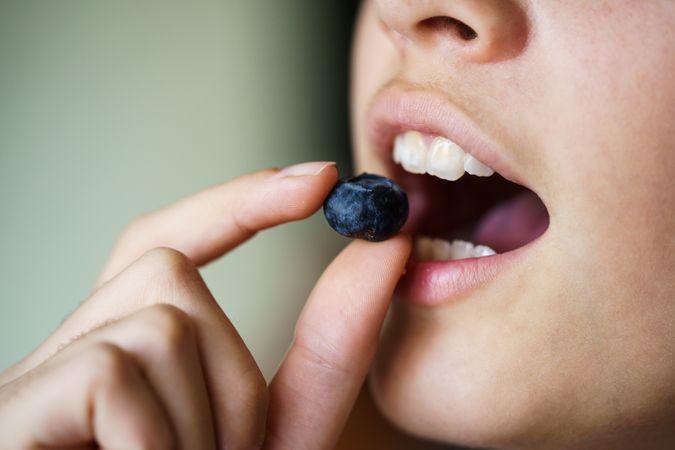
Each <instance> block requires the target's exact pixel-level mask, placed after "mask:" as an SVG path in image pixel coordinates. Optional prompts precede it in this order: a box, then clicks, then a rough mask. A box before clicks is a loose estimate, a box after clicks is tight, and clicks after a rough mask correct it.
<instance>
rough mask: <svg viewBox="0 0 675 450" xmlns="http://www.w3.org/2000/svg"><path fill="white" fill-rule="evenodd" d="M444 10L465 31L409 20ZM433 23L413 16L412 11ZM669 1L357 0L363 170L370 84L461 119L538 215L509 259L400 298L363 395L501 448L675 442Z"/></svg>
mask: <svg viewBox="0 0 675 450" xmlns="http://www.w3.org/2000/svg"><path fill="white" fill-rule="evenodd" d="M435 16H447V17H452V18H455V19H457V20H460V21H463V22H464V23H465V24H467V25H469V26H470V27H471V28H473V29H474V30H475V31H476V32H477V38H476V39H474V40H472V41H466V40H463V39H461V37H459V35H458V34H457V33H455V32H452V30H447V29H442V28H439V27H433V26H431V27H429V26H426V27H425V26H420V23H421V22H422V21H424V20H425V19H428V18H431V17H435ZM427 23H428V22H427ZM673 24H675V3H673V2H671V1H670V0H648V1H644V0H616V1H615V0H612V1H609V0H607V1H593V2H590V1H583V0H573V1H564V2H561V1H553V0H540V1H524V0H523V1H520V0H503V1H496V0H495V1H491V0H447V1H440V0H438V1H433V0H428V1H414V2H413V1H403V0H367V1H366V2H365V3H364V5H363V7H362V11H361V14H360V18H359V22H358V27H357V33H356V43H355V51H354V60H353V86H352V125H353V138H354V139H353V140H354V148H355V150H354V158H355V161H356V165H357V169H358V171H368V172H375V173H382V174H385V175H387V174H388V169H387V168H386V166H384V165H383V164H382V163H381V162H380V161H379V160H378V159H377V158H376V157H375V156H374V154H373V152H372V151H371V150H372V149H371V148H370V146H369V143H368V141H367V139H366V136H367V132H366V129H365V125H366V115H367V112H368V108H369V105H370V104H371V103H372V101H373V98H374V97H375V96H376V94H377V93H378V92H380V91H381V90H382V89H384V88H386V87H389V86H396V85H401V84H403V85H412V86H415V87H417V88H418V89H422V90H428V91H430V92H435V93H436V94H437V95H440V96H443V97H444V98H445V99H446V100H447V101H448V102H450V103H452V104H454V105H456V106H457V107H458V108H460V109H461V110H463V111H464V112H466V114H467V115H468V116H469V117H471V118H472V119H473V120H474V121H475V122H476V123H477V124H478V126H479V127H480V128H481V129H482V130H483V131H484V132H485V133H486V134H487V135H488V136H489V137H490V138H491V139H492V140H493V141H495V142H497V143H498V144H499V148H500V151H501V152H502V156H503V157H504V158H505V159H506V160H508V161H509V163H510V164H512V165H513V166H514V167H518V168H520V169H523V170H525V171H526V173H527V182H528V183H529V185H530V187H531V188H532V189H533V190H534V191H535V192H537V193H538V195H539V196H540V198H541V199H542V200H543V201H544V203H545V205H546V206H547V208H548V210H549V213H550V218H551V224H550V227H549V229H548V231H547V232H546V234H545V235H544V236H543V237H542V238H541V239H540V241H539V242H538V243H537V246H536V250H535V251H533V252H531V253H530V254H529V255H528V257H527V258H526V259H525V260H524V261H523V262H522V263H521V264H518V265H516V266H515V267H512V268H511V269H510V270H508V271H506V272H505V273H502V274H500V275H499V277H498V278H497V279H495V280H494V281H493V282H491V283H489V284H487V285H485V286H482V287H481V288H479V289H477V290H475V291H473V292H470V293H468V294H466V295H464V296H462V298H460V299H453V300H452V302H449V303H447V304H444V305H441V306H436V307H426V308H425V307H419V306H413V305H411V304H409V303H406V302H405V301H397V302H395V304H394V307H393V308H392V312H391V317H390V320H389V321H388V322H387V325H386V328H385V331H384V334H383V344H382V346H381V348H380V352H379V353H378V356H377V359H376V364H375V370H374V371H373V376H372V377H371V386H372V390H373V393H374V397H375V399H376V402H377V404H378V406H379V408H380V410H381V411H382V412H383V413H384V414H385V415H386V416H387V417H388V418H389V419H390V420H391V421H392V422H394V423H395V424H397V425H398V426H399V427H401V428H402V429H404V430H407V431H408V432H410V433H413V434H416V435H418V436H423V437H427V438H431V439H434V440H438V441H441V442H452V443H458V444H463V445H467V446H476V447H489V448H500V449H501V448H503V449H529V448H532V449H586V448H588V449H591V448H592V449H604V448H606V449H623V448H625V449H635V448H640V449H669V448H673V447H675V345H673V342H675V327H673V325H672V324H673V323H675V302H673V299H675V277H673V274H674V273H675V238H674V237H673V232H674V230H675V214H673V211H675V186H674V184H673V179H672V174H673V173H675V122H673V120H672V118H673V117H675V82H674V80H673V77H672V74H673V73H674V71H675V57H673V50H672V49H673V48H675V28H674V27H673Z"/></svg>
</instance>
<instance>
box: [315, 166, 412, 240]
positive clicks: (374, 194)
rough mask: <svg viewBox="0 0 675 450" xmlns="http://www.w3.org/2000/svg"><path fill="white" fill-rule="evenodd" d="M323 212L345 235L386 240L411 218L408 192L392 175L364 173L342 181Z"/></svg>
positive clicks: (330, 223) (333, 226) (328, 199)
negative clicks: (389, 176) (395, 181)
mask: <svg viewBox="0 0 675 450" xmlns="http://www.w3.org/2000/svg"><path fill="white" fill-rule="evenodd" d="M323 213H324V215H325V216H326V220H327V221H328V224H329V225H330V226H331V227H332V228H333V229H334V230H335V231H337V232H338V233H340V234H341V235H343V236H347V237H353V238H361V239H365V240H367V241H384V240H385V239H388V238H390V237H391V236H392V235H394V234H395V233H396V232H397V231H398V230H400V229H401V227H403V224H405V221H406V220H407V219H408V196H407V195H406V194H405V192H403V189H401V188H400V187H399V186H398V185H397V184H396V183H394V182H393V181H391V180H390V179H389V178H385V177H383V176H380V175H373V174H370V173H364V174H361V175H359V176H357V177H354V178H349V179H342V180H340V181H338V183H337V185H336V186H335V188H333V191H332V192H331V193H330V195H328V198H327V199H326V202H325V203H324V204H323Z"/></svg>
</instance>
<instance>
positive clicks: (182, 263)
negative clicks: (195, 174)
mask: <svg viewBox="0 0 675 450" xmlns="http://www.w3.org/2000/svg"><path fill="white" fill-rule="evenodd" d="M284 175H286V176H284ZM336 179H337V171H336V170H335V167H334V165H323V164H318V163H314V164H305V165H302V166H300V167H298V166H294V167H293V168H290V169H288V170H287V171H286V172H285V173H283V172H282V173H279V172H278V171H276V170H268V171H263V172H259V173H255V174H252V175H247V176H243V177H240V178H238V179H235V180H233V181H231V182H229V183H226V184H224V185H222V186H217V187H214V188H211V189H208V190H206V191H204V192H202V193H199V194H197V195H195V196H194V197H191V198H188V199H186V200H183V201H181V202H179V203H177V204H175V205H172V206H169V207H167V208H164V209H162V210H159V211H157V212H154V213H152V214H150V215H147V216H144V217H141V218H140V219H138V220H136V221H135V222H134V223H132V224H131V225H130V226H129V227H128V229H127V230H126V231H125V232H124V233H123V235H122V237H121V239H120V241H119V242H118V244H117V246H116V248H115V249H114V251H113V253H112V255H111V258H110V260H109V262H108V263H107V265H106V267H105V269H104V270H103V273H102V274H101V276H100V278H99V280H98V282H97V288H96V289H95V291H94V292H93V294H92V295H91V297H90V298H89V299H88V300H87V301H86V302H85V303H84V304H83V305H82V306H81V307H80V308H79V309H78V310H77V311H76V312H75V313H73V315H72V316H71V317H69V318H68V320H67V321H66V322H65V323H64V324H63V325H62V326H61V327H60V328H59V329H58V330H57V331H56V332H55V333H54V334H53V335H52V336H50V337H49V338H48V339H47V341H45V342H44V343H43V344H42V345H41V346H40V347H38V349H36V350H35V351H34V352H33V353H32V354H31V355H29V356H28V357H27V358H26V359H24V360H23V361H21V362H20V363H19V364H17V365H16V366H14V367H13V368H11V369H10V370H8V371H6V372H5V373H3V374H1V375H0V447H1V448H36V447H49V448H63V449H75V448H77V449H79V448H90V447H91V446H92V445H97V446H98V447H100V448H104V449H117V448H120V449H121V448H124V449H135V448H143V449H145V448H153V449H154V448H157V449H168V448H175V449H211V448H219V449H224V448H227V449H248V448H261V447H262V448H265V449H305V448H307V449H324V448H331V447H332V446H334V445H335V442H336V441H337V439H338V437H339V434H340V431H341V430H342V427H343V425H344V423H345V421H346V418H347V416H348V414H349V412H350V410H351V408H352V405H353V403H354V400H355V398H356V396H357V394H358V391H359V388H360V386H361V384H362V383H363V380H364V378H365V376H366V373H367V371H368V368H369V366H370V363H371V361H372V358H373V355H374V353H375V349H376V345H377V339H378V334H379V330H380V327H381V324H382V321H383V320H384V315H385V313H386V310H387V306H388V303H389V300H390V298H391V295H392V292H393V289H394V286H395V284H396V282H397V281H398V278H399V277H400V275H401V273H402V271H403V267H404V264H405V261H406V259H407V257H408V254H409V252H410V242H409V239H408V238H406V237H404V236H397V237H395V238H393V239H390V240H389V241H385V242H382V243H377V244H375V243H367V242H363V241H359V242H353V243H352V244H350V245H349V246H348V247H347V248H346V249H345V250H344V251H343V252H342V253H341V254H340V255H339V256H338V257H337V258H336V259H335V261H334V262H333V263H332V264H331V265H330V266H329V267H328V269H327V270H326V271H325V272H324V274H323V276H322V277H321V279H320V280H319V282H318V283H317V285H316V287H315V288H314V290H313V292H312V293H311V295H310V298H309V300H308V302H307V304H306V306H305V308H304V310H303V312H302V314H301V317H300V319H299V320H298V323H297V326H296V333H295V339H294V341H293V344H292V345H291V348H290V350H289V351H288V353H287V355H286V358H285V359H284V361H283V362H282V364H281V366H280V368H279V370H278V372H277V374H276V375H275V377H274V379H273V381H272V382H271V384H270V386H269V387H268V386H267V385H266V382H265V380H264V378H263V377H262V374H261V373H260V370H259V369H258V367H257V365H256V363H255V361H254V360H253V358H252V357H251V354H250V353H249V351H248V349H247V348H246V346H245V345H244V343H243V341H242V340H241V338H240V337H239V335H238V334H237V332H236V330H235V329H234V327H233V326H232V324H231V323H230V321H229V320H228V319H227V317H226V315H225V314H224V313H223V311H222V310H221V309H220V308H219V306H218V304H217V303H216V301H215V299H214V298H213V296H212V295H211V293H210V292H209V290H208V288H207V286H206V285H205V283H204V281H203V280H202V278H201V276H200V274H199V272H198V270H197V266H199V265H202V264H205V263H207V262H209V261H211V260H213V259H215V258H217V257H219V256H221V255H223V254H224V253H226V252H227V251H229V250H230V249H232V248H234V247H235V246H237V245H239V244H240V243H242V242H244V241H245V240H247V239H248V238H250V237H251V236H253V235H254V234H255V233H256V232H257V231H259V230H262V229H264V228H268V227H271V226H274V225H277V224H280V223H283V222H287V221H291V220H298V219H302V218H305V217H307V216H309V215H311V214H312V213H313V212H315V211H316V210H317V209H318V208H319V207H320V205H321V204H322V202H323V200H324V199H325V197H326V195H327V194H328V192H329V191H330V189H331V188H332V186H333V185H334V183H335V182H336ZM157 247H171V248H174V249H177V250H171V249H169V248H157ZM153 249H154V250H153Z"/></svg>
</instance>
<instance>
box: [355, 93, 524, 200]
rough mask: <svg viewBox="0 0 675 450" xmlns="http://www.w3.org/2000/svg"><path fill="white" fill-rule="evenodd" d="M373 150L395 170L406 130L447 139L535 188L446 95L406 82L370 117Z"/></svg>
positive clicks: (384, 96)
mask: <svg viewBox="0 0 675 450" xmlns="http://www.w3.org/2000/svg"><path fill="white" fill-rule="evenodd" d="M366 123H367V128H366V133H367V139H368V142H369V144H370V148H371V149H372V151H374V152H375V153H376V154H377V156H378V157H379V159H380V160H381V161H382V162H383V163H385V164H386V165H387V166H388V167H390V168H392V169H393V168H394V166H395V163H394V161H393V157H392V151H393V142H394V139H395V138H396V136H397V135H399V134H401V133H403V132H406V131H419V132H421V133H425V134H430V135H435V136H444V137H446V138H448V139H450V140H452V141H453V142H455V143H457V144H458V145H459V146H460V147H462V149H463V150H464V151H465V152H467V153H470V154H471V155H473V156H474V157H475V158H477V159H478V160H479V161H481V162H483V163H485V164H487V165H488V166H489V167H491V168H492V169H494V170H495V171H496V172H497V173H499V174H500V175H501V176H502V177H504V178H506V179H507V180H509V181H512V182H514V183H517V184H520V185H522V186H525V187H527V188H528V189H531V187H530V186H529V185H528V183H527V181H526V180H525V179H524V177H523V176H521V174H520V173H519V171H518V170H517V169H516V168H515V166H514V165H513V164H511V163H510V162H509V161H508V154H507V152H506V151H504V150H503V149H501V148H500V146H499V145H498V144H496V143H495V142H493V141H492V140H491V139H489V138H488V136H486V135H485V133H484V132H483V131H482V130H481V129H480V128H479V127H478V125H477V124H476V123H475V122H474V121H473V120H472V119H471V118H469V117H468V116H467V115H466V114H465V113H464V111H462V110H461V109H460V108H459V107H457V106H456V105H455V104H454V103H452V102H450V101H449V100H448V99H447V98H446V97H445V96H444V95H442V94H438V93H435V92H433V91H429V90H424V89H421V88H417V87H414V86H410V85H406V84H403V83H399V84H395V85H392V86H390V87H388V88H387V89H385V90H383V91H382V92H380V93H379V94H378V95H377V96H376V97H375V99H374V102H373V104H372V106H371V108H370V110H369V112H368V115H367V117H366Z"/></svg>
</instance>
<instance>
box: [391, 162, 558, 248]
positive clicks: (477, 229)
mask: <svg viewBox="0 0 675 450" xmlns="http://www.w3.org/2000/svg"><path fill="white" fill-rule="evenodd" d="M397 171H398V173H397V174H396V175H397V176H396V177H395V179H396V181H397V182H398V183H399V184H400V185H401V186H402V187H403V188H404V189H405V190H406V192H407V193H408V200H409V202H410V216H409V218H408V222H407V223H406V226H405V228H404V230H405V231H407V232H409V233H411V234H413V235H414V236H426V237H430V238H439V239H443V240H445V241H448V242H452V241H454V240H462V241H468V242H471V243H473V244H474V245H481V246H488V247H490V248H491V249H493V250H494V251H495V252H497V253H505V252H509V251H512V250H515V249H518V248H520V247H523V246H524V245H527V244H528V243H530V242H532V241H534V240H535V239H536V238H538V237H539V236H541V235H542V234H543V233H544V232H545V231H546V229H547V228H548V225H549V214H548V211H547V210H546V207H545V206H544V203H543V202H542V201H541V199H540V198H539V197H538V196H537V195H536V194H535V193H534V192H532V191H531V190H529V189H527V188H525V187H524V186H521V185H518V184H515V183H512V182H510V181H508V180H506V179H504V178H503V177H501V176H500V175H499V174H497V173H495V174H494V175H492V176H490V177H477V176H471V175H468V174H466V175H464V176H463V177H462V178H460V179H459V180H457V181H446V180H443V179H441V178H437V177H435V176H432V175H428V174H425V175H417V174H411V173H408V172H406V171H404V170H403V169H402V168H401V167H400V166H397Z"/></svg>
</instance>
